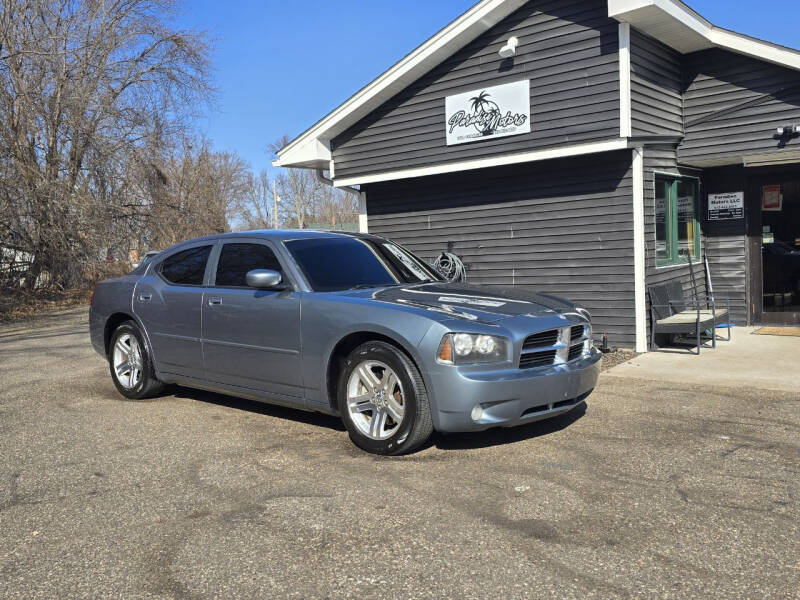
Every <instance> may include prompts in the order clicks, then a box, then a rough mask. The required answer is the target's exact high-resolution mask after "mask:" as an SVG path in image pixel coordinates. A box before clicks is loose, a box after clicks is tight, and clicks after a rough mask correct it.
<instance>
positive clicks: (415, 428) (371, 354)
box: [338, 341, 433, 454]
mask: <svg viewBox="0 0 800 600" xmlns="http://www.w3.org/2000/svg"><path fill="white" fill-rule="evenodd" d="M338 400H339V412H340V413H341V415H342V421H343V422H344V425H345V427H346V428H347V431H348V432H349V434H350V439H351V440H352V441H353V443H354V444H355V445H356V446H358V447H359V448H362V449H363V450H366V451H367V452H372V453H374V454H404V453H407V452H411V451H412V450H414V449H415V448H417V447H418V446H420V445H421V444H422V443H424V442H425V441H426V440H427V439H428V438H429V437H430V435H431V433H432V432H433V423H432V421H431V412H430V405H429V403H428V396H427V394H426V392H425V385H424V384H423V382H422V377H421V376H420V374H419V371H418V370H417V368H416V366H415V365H414V363H412V362H411V360H409V358H408V357H407V356H406V355H405V354H403V353H402V352H401V351H400V350H398V349H397V348H395V347H394V346H392V345H391V344H387V343H385V342H377V341H376V342H367V343H365V344H362V345H361V346H359V347H358V348H356V349H355V350H353V352H351V353H350V355H349V356H348V357H347V360H346V362H345V367H344V369H343V370H342V372H341V375H340V377H339V385H338Z"/></svg>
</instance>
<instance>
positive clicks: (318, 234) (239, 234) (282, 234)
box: [173, 229, 378, 248]
mask: <svg viewBox="0 0 800 600" xmlns="http://www.w3.org/2000/svg"><path fill="white" fill-rule="evenodd" d="M354 237H355V238H372V239H378V236H375V235H370V234H367V233H358V232H354V231H325V230H319V229H254V230H252V231H232V232H230V233H219V234H215V235H207V236H204V237H199V238H194V239H191V240H186V241H185V242H181V243H179V244H176V245H175V246H173V248H177V247H178V246H183V245H184V244H190V243H191V244H193V243H195V242H205V241H209V242H213V241H217V240H225V239H229V238H260V239H270V240H275V241H279V242H285V241H288V240H303V239H315V238H316V239H319V238H354Z"/></svg>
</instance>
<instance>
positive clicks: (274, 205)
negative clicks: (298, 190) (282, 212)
mask: <svg viewBox="0 0 800 600" xmlns="http://www.w3.org/2000/svg"><path fill="white" fill-rule="evenodd" d="M272 220H273V222H274V224H275V229H280V227H279V226H278V182H277V180H275V179H273V180H272Z"/></svg>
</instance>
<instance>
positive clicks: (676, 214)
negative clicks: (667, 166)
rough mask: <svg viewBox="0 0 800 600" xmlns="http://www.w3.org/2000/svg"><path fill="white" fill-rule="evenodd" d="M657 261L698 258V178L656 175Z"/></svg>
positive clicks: (683, 261) (668, 262)
mask: <svg viewBox="0 0 800 600" xmlns="http://www.w3.org/2000/svg"><path fill="white" fill-rule="evenodd" d="M655 183H656V196H655V202H656V206H655V208H656V264H657V265H658V266H659V267H663V266H668V265H677V264H681V263H685V262H686V261H687V260H688V258H687V257H689V256H691V259H692V261H697V260H699V259H700V256H701V252H700V221H699V219H698V216H697V215H698V210H697V206H698V202H697V199H698V198H699V196H700V194H699V190H698V184H697V180H694V179H681V178H679V177H669V176H666V175H656V180H655Z"/></svg>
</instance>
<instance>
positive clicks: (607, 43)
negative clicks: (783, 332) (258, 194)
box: [275, 0, 800, 351]
mask: <svg viewBox="0 0 800 600" xmlns="http://www.w3.org/2000/svg"><path fill="white" fill-rule="evenodd" d="M796 16H800V15H796ZM789 21H790V22H791V19H790V20H789ZM275 164H276V165H277V166H288V167H304V168H312V169H318V170H325V171H327V172H329V174H330V177H331V178H332V179H333V181H334V184H335V185H337V186H347V187H353V186H357V187H358V190H359V193H360V198H361V202H360V206H361V209H360V210H361V215H360V226H361V229H362V230H368V231H370V232H372V233H378V234H381V235H386V236H388V237H391V238H393V239H395V240H397V241H398V242H400V243H402V244H404V245H406V246H407V247H409V248H410V249H412V250H414V251H415V252H417V253H418V254H419V255H421V256H423V257H430V258H432V257H434V256H436V255H438V254H439V253H440V252H441V251H442V250H444V249H445V248H446V247H447V245H448V243H451V244H452V246H453V248H454V252H455V253H456V254H458V255H459V256H461V258H462V259H463V260H464V262H465V263H466V264H467V266H468V270H469V281H470V282H475V283H485V284H503V285H508V284H513V285H520V286H525V287H532V288H536V289H539V290H543V291H550V292H552V293H555V294H560V295H564V296H567V297H569V298H572V299H574V300H575V301H578V302H580V303H582V304H583V305H584V306H586V307H587V308H588V309H590V310H591V312H592V314H593V318H594V321H595V327H596V332H597V333H598V334H599V333H600V332H602V331H607V332H608V334H609V338H610V339H611V340H612V342H613V343H615V344H617V345H621V346H625V347H630V348H635V349H637V350H638V351H646V347H647V333H648V328H649V323H648V308H647V304H648V298H647V286H648V285H652V284H653V283H658V282H664V281H669V280H675V279H678V280H681V281H683V282H684V283H688V272H689V271H688V264H687V254H688V255H690V256H691V257H692V259H693V261H697V262H699V261H700V260H701V258H702V255H703V254H706V255H707V256H708V258H709V261H710V264H711V270H712V275H713V280H714V284H715V292H716V294H717V296H724V297H727V298H729V299H730V301H731V308H732V313H733V317H734V320H735V322H736V323H737V324H739V325H746V324H755V323H761V322H765V323H766V322H769V323H787V324H788V323H798V322H800V252H798V249H800V52H798V51H797V50H793V49H789V48H785V47H781V46H777V45H774V44H771V43H769V42H764V41H761V40H756V39H753V38H750V37H747V36H745V35H741V34H738V33H734V32H731V31H727V30H724V29H721V28H718V27H715V26H714V25H712V24H711V23H709V22H708V21H706V20H705V19H704V18H703V17H701V16H700V15H699V14H697V13H696V12H694V11H693V10H692V9H690V8H689V7H688V6H686V5H685V4H683V3H682V2H679V1H678V0H531V1H527V2H526V1H524V0H483V1H481V2H479V3H478V4H476V5H475V6H474V7H473V8H472V9H471V10H469V11H468V12H467V13H465V14H464V15H462V16H461V17H459V18H458V19H457V20H455V21H454V22H453V23H452V24H450V25H449V26H447V27H446V28H445V29H443V30H442V31H440V32H439V33H437V34H436V35H435V36H434V37H432V38H431V39H430V40H428V41H427V42H425V43H424V44H423V45H422V46H420V47H419V48H417V49H416V50H414V51H413V52H411V54H409V55H408V56H406V57H405V58H404V59H402V60H401V61H400V62H399V63H397V64H396V65H394V66H393V67H392V68H390V69H389V70H388V71H386V72H385V73H384V74H382V75H381V76H380V77H378V78H377V79H376V80H375V81H373V82H372V83H370V84H369V85H367V86H366V87H365V88H363V89H362V90H360V91H358V92H357V93H356V94H355V95H354V96H353V97H351V98H350V99H349V100H348V101H346V102H345V103H344V104H342V105H341V106H340V107H338V108H337V109H335V110H334V111H333V112H331V113H330V114H329V115H327V116H325V117H324V118H323V119H322V120H320V121H319V122H317V124H316V125H314V126H313V127H311V128H310V129H309V130H307V131H306V132H305V133H303V134H302V135H300V136H299V137H298V138H296V139H295V140H293V141H292V142H291V143H290V144H288V145H287V146H286V147H285V148H284V149H283V150H282V151H281V152H280V153H279V155H278V160H277V161H276V163H275Z"/></svg>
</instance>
